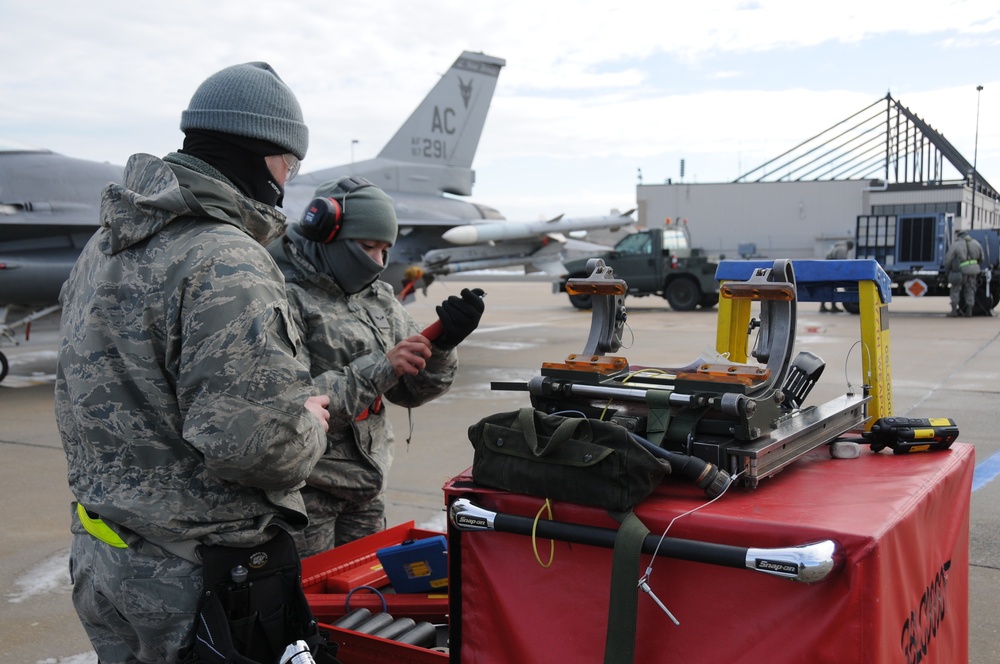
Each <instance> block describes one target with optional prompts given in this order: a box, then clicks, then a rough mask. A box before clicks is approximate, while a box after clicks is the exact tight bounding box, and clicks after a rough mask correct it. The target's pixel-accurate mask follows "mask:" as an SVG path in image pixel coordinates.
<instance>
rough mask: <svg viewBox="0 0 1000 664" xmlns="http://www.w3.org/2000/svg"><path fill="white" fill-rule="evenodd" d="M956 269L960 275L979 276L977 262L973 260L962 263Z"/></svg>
mask: <svg viewBox="0 0 1000 664" xmlns="http://www.w3.org/2000/svg"><path fill="white" fill-rule="evenodd" d="M958 269H959V271H960V272H961V273H962V274H979V261H978V260H976V259H975V258H970V259H969V260H966V261H962V262H961V263H959V264H958Z"/></svg>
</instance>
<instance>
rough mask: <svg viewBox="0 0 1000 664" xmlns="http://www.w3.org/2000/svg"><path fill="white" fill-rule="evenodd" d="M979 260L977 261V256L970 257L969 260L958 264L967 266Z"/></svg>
mask: <svg viewBox="0 0 1000 664" xmlns="http://www.w3.org/2000/svg"><path fill="white" fill-rule="evenodd" d="M978 262H979V261H977V260H976V259H975V258H970V259H969V260H967V261H962V262H961V263H959V264H958V265H959V267H965V266H966V265H972V264H973V263H978Z"/></svg>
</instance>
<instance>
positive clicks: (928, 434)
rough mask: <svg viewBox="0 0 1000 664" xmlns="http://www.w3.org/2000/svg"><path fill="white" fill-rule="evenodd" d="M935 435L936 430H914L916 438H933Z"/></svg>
mask: <svg viewBox="0 0 1000 664" xmlns="http://www.w3.org/2000/svg"><path fill="white" fill-rule="evenodd" d="M934 434H935V431H934V429H914V430H913V437H914V438H933V437H934Z"/></svg>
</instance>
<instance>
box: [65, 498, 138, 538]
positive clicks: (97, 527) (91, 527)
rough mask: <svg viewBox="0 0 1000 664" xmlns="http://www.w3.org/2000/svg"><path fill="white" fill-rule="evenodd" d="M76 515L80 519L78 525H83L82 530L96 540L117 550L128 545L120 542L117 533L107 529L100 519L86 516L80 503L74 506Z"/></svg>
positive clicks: (85, 510) (106, 525)
mask: <svg viewBox="0 0 1000 664" xmlns="http://www.w3.org/2000/svg"><path fill="white" fill-rule="evenodd" d="M76 514H77V516H79V517H80V523H81V524H83V528H84V529H85V530H86V531H87V532H88V533H90V534H91V535H93V536H94V537H96V538H97V539H99V540H101V541H102V542H104V543H105V544H110V545H111V546H113V547H115V548H117V549H127V548H128V544H126V543H125V542H123V541H122V538H121V537H119V536H118V533H116V532H115V531H113V530H111V529H110V528H108V524H106V523H104V522H103V521H101V520H100V519H91V518H90V515H89V514H87V508H86V507H84V506H83V505H81V504H80V503H77V504H76Z"/></svg>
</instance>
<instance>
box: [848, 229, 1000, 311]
mask: <svg viewBox="0 0 1000 664" xmlns="http://www.w3.org/2000/svg"><path fill="white" fill-rule="evenodd" d="M954 222H955V218H954V215H953V214H950V213H945V212H931V213H917V214H899V215H894V214H888V215H875V214H864V215H858V217H857V226H856V231H855V242H854V246H855V249H854V252H855V257H856V258H873V259H875V260H876V261H878V263H879V265H881V266H882V269H883V270H885V272H886V274H887V275H888V276H889V279H890V280H891V281H892V293H893V295H909V296H911V297H923V296H935V295H937V296H946V297H947V296H948V294H949V291H950V288H949V286H948V268H947V266H945V265H944V257H945V255H946V254H947V253H948V247H949V246H950V245H951V242H952V239H953V237H954V234H953V231H954V230H958V229H954V228H953V226H954ZM969 235H970V236H972V237H973V238H975V239H976V240H978V241H979V243H980V244H981V245H983V254H984V255H985V258H986V271H985V272H984V273H982V274H981V275H980V277H979V288H978V290H977V291H976V303H975V305H974V306H973V309H972V313H973V315H974V316H989V315H991V314H992V312H993V309H994V308H995V307H996V306H997V304H998V303H1000V269H998V268H1000V231H998V230H997V229H994V228H979V229H970V230H969ZM857 307H858V304H857V303H856V302H845V303H844V308H845V309H847V310H848V311H850V312H852V313H857Z"/></svg>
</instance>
